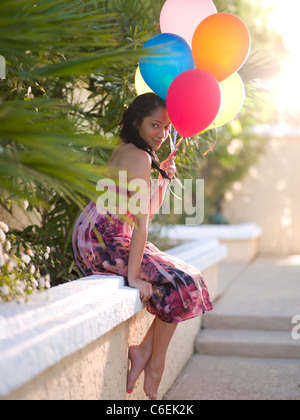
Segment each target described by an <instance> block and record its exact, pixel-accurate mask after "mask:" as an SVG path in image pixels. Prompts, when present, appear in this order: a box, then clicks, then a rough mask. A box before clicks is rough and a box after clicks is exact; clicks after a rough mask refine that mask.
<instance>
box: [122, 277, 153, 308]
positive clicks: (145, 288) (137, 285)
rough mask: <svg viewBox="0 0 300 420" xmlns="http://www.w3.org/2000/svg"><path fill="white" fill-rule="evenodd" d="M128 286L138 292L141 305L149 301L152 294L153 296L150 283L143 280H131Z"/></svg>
mask: <svg viewBox="0 0 300 420" xmlns="http://www.w3.org/2000/svg"><path fill="white" fill-rule="evenodd" d="M128 284H129V287H132V288H133V289H138V290H139V291H140V297H141V301H142V302H143V303H145V302H147V301H148V300H149V299H151V297H152V294H153V290H152V284H151V283H148V282H146V281H145V280H141V279H139V278H137V279H133V280H128Z"/></svg>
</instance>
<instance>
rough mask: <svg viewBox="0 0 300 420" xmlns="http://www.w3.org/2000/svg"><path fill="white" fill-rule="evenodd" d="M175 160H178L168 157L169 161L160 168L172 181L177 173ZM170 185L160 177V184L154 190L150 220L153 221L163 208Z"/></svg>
mask: <svg viewBox="0 0 300 420" xmlns="http://www.w3.org/2000/svg"><path fill="white" fill-rule="evenodd" d="M175 159H176V158H175V157H174V156H173V157H171V156H170V157H168V159H166V160H165V161H164V162H162V164H161V166H160V168H161V169H163V170H164V171H165V172H166V173H167V174H168V176H169V177H170V178H171V179H172V178H174V176H175V173H176V165H175ZM168 184H169V181H168V180H167V179H165V178H163V177H162V176H161V175H160V176H159V179H158V183H157V185H156V188H155V190H154V193H153V195H152V197H151V206H150V213H149V219H152V217H154V216H155V214H156V213H157V212H158V211H159V209H160V208H161V205H162V203H163V200H164V197H165V194H166V190H167V187H168Z"/></svg>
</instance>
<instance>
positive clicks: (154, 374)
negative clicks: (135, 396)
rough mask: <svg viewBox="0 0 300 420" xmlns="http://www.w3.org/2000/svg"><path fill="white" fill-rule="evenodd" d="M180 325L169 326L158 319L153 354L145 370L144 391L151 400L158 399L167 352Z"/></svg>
mask: <svg viewBox="0 0 300 420" xmlns="http://www.w3.org/2000/svg"><path fill="white" fill-rule="evenodd" d="M177 325H178V324H167V323H165V322H163V321H161V320H160V319H159V318H156V323H155V331H154V338H153V346H152V354H151V357H150V360H149V362H148V364H147V366H146V368H145V383H144V391H145V394H146V395H147V397H148V398H149V399H150V400H156V399H157V392H158V387H159V385H160V382H161V379H162V376H163V373H164V369H165V361H166V355H167V350H168V347H169V344H170V342H171V339H172V337H173V334H174V332H175V330H176V327H177Z"/></svg>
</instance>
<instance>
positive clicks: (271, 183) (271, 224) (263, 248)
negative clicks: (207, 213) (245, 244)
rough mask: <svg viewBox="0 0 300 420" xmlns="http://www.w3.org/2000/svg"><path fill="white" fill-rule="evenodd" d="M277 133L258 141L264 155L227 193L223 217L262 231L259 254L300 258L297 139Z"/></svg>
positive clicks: (299, 148)
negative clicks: (262, 146) (255, 226)
mask: <svg viewBox="0 0 300 420" xmlns="http://www.w3.org/2000/svg"><path fill="white" fill-rule="evenodd" d="M277 133H278V134H277V136H276V130H273V133H272V134H273V137H272V138H269V139H268V140H263V139H262V140H261V141H263V142H265V153H264V154H263V155H262V156H260V158H259V160H258V162H257V164H255V165H254V166H253V167H252V168H251V169H250V171H249V173H248V175H247V176H246V178H245V179H244V180H243V181H242V182H236V183H235V184H234V185H233V187H232V188H231V189H230V190H229V191H228V192H227V194H226V202H225V207H224V213H225V216H226V217H227V219H228V220H229V221H230V223H233V224H239V223H247V222H254V223H256V224H257V225H259V226H260V227H261V228H262V236H261V238H260V242H259V252H260V253H262V254H278V255H289V254H300V135H299V134H297V133H296V135H295V136H292V135H291V133H289V132H286V133H280V132H279V131H278V132H277ZM280 134H282V136H280Z"/></svg>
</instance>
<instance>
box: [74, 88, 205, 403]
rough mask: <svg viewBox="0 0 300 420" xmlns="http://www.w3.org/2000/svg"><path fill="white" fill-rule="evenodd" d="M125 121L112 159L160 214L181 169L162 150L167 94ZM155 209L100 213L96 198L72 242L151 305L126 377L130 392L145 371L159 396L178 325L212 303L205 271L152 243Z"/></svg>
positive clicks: (87, 263)
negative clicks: (159, 154) (155, 178)
mask: <svg viewBox="0 0 300 420" xmlns="http://www.w3.org/2000/svg"><path fill="white" fill-rule="evenodd" d="M121 126H122V131H121V139H122V140H123V142H122V143H121V144H120V145H119V146H118V147H117V149H115V150H114V152H113V154H112V156H111V158H110V160H109V164H110V166H111V167H113V168H115V169H116V170H119V171H122V172H123V171H126V172H127V173H128V175H129V176H128V178H130V179H131V180H135V181H137V180H139V181H143V184H144V188H143V192H142V194H143V195H142V198H141V201H144V202H146V203H151V206H150V207H151V212H150V213H154V214H155V213H156V212H157V211H158V210H159V208H160V207H161V205H162V201H163V196H164V194H165V192H166V186H167V182H165V180H166V179H172V178H173V177H174V176H175V172H176V167H175V164H174V160H175V158H174V157H172V156H170V157H169V158H168V159H166V160H165V161H164V162H162V164H161V165H160V167H159V165H158V162H157V159H156V155H155V150H158V149H159V148H160V146H161V144H162V142H163V141H164V140H166V139H167V137H168V135H169V128H170V120H169V116H168V114H167V110H166V103H165V101H163V100H162V99H160V98H159V97H158V96H157V95H155V94H154V93H148V94H145V95H141V96H139V97H138V98H136V99H135V100H134V102H133V103H132V105H131V106H130V107H129V108H128V110H127V111H125V113H124V116H123V121H122V124H121ZM151 166H152V167H153V168H155V169H158V170H159V172H160V178H159V182H158V188H156V189H155V191H154V192H153V194H151ZM121 188H122V187H119V192H120V193H121ZM122 190H125V191H124V192H123V195H125V196H128V197H130V198H133V197H132V191H131V190H130V189H129V188H128V186H127V185H126V188H125V187H123V188H122ZM153 201H154V205H152V202H153ZM150 207H148V208H150ZM120 213H121V212H120ZM150 213H149V210H148V211H147V213H142V212H140V213H138V214H137V213H135V212H131V211H129V210H128V212H127V214H126V220H125V219H124V217H123V218H121V217H120V215H116V214H112V213H111V212H109V211H108V212H107V213H106V214H103V213H102V212H100V213H99V210H98V212H97V209H96V207H95V204H94V203H93V202H91V203H90V204H89V205H88V207H87V208H86V209H85V211H84V212H83V213H82V215H81V216H80V217H79V219H78V221H77V222H76V225H75V228H74V234H73V247H74V254H75V259H76V262H77V264H78V267H79V268H80V269H81V270H82V272H83V273H84V274H85V275H90V274H108V273H114V274H118V275H121V276H123V277H125V278H126V279H127V281H128V285H129V287H132V288H135V289H138V290H139V292H140V297H141V300H142V302H143V303H145V305H146V307H147V310H148V312H150V313H151V314H152V315H154V316H155V319H154V321H153V323H152V325H151V327H150V329H149V330H148V332H147V334H146V336H145V338H144V340H143V341H142V343H141V344H140V345H139V346H132V347H130V349H129V359H130V361H131V369H130V372H129V375H128V380H127V392H128V393H130V394H131V393H132V392H133V390H134V387H135V383H136V381H137V379H138V378H139V376H140V375H141V373H142V372H143V371H145V382H144V390H145V393H146V395H147V396H148V398H149V399H151V400H154V399H156V398H157V392H158V387H159V385H160V382H161V379H162V375H163V372H164V366H165V359H166V353H167V350H168V347H169V344H170V341H171V339H172V336H173V334H174V332H175V330H176V327H177V324H178V323H179V322H183V321H186V320H188V319H192V318H196V317H199V316H200V315H202V314H203V313H205V312H207V311H210V310H212V309H213V307H212V302H211V299H210V295H209V292H208V289H207V286H206V284H205V282H204V279H203V277H202V274H201V273H200V272H199V270H197V269H196V268H194V267H192V266H191V265H189V264H187V263H185V262H184V261H181V260H179V259H177V258H175V257H172V256H170V255H167V254H166V253H164V252H162V251H160V250H159V249H158V248H156V247H155V246H154V245H153V244H151V243H150V242H148V240H147V237H148V220H149V218H151V216H152V214H150ZM121 214H123V215H124V213H121ZM94 230H96V231H97V232H98V234H99V235H100V236H101V238H102V240H103V244H101V243H99V241H98V239H97V237H96V235H95V234H94Z"/></svg>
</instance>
